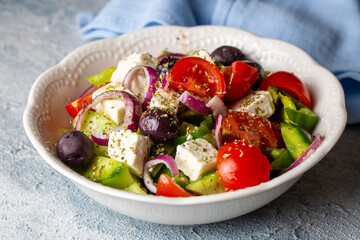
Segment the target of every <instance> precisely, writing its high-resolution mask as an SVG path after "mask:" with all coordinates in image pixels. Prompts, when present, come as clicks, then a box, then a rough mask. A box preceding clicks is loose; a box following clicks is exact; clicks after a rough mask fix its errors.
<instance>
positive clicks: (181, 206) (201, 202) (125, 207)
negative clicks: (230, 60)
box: [23, 26, 346, 225]
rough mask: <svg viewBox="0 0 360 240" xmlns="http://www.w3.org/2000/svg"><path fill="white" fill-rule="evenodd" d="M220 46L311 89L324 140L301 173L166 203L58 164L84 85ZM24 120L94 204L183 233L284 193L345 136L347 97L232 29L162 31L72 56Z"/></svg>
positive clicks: (102, 43) (320, 71) (295, 56)
mask: <svg viewBox="0 0 360 240" xmlns="http://www.w3.org/2000/svg"><path fill="white" fill-rule="evenodd" d="M221 45H231V46H235V47H238V48H240V49H241V50H243V52H244V53H245V54H246V55H247V56H248V57H249V58H251V59H253V60H255V61H258V62H259V63H261V64H262V66H263V67H264V68H265V70H269V71H276V70H284V71H289V72H293V73H295V74H296V75H297V76H298V77H299V78H300V79H301V80H302V81H304V82H305V83H306V85H307V86H308V88H309V91H310V92H311V95H312V99H313V103H314V111H315V112H316V114H317V115H318V116H319V117H320V122H319V124H318V125H317V127H316V129H315V131H314V132H315V133H320V134H321V135H322V136H323V137H324V138H325V139H324V141H323V143H322V144H321V146H320V147H319V148H318V149H317V151H316V152H315V153H314V154H313V155H311V156H310V157H309V158H308V159H307V160H306V161H305V162H303V163H302V164H300V165H299V166H298V167H296V168H294V169H293V170H291V171H289V172H287V173H285V174H283V175H281V176H279V177H277V178H275V179H273V180H271V181H269V182H266V183H262V184H260V185H258V186H255V187H251V188H246V189H243V190H238V191H234V192H228V193H222V194H216V195H209V196H200V197H191V198H165V197H156V196H145V195H138V194H133V193H129V192H125V191H121V190H117V189H112V188H109V187H105V186H103V185H101V184H97V183H94V182H92V181H90V180H88V179H86V178H84V177H82V176H81V175H79V174H77V173H76V172H74V171H72V170H71V169H70V168H68V167H67V166H66V165H64V164H63V163H62V162H61V161H60V160H59V159H58V158H57V155H56V152H55V147H54V143H55V142H56V141H57V139H58V138H59V136H60V131H59V129H60V128H61V127H62V126H65V125H68V123H69V117H68V115H67V113H66V110H65V108H64V107H65V105H66V104H67V103H68V98H69V97H70V98H72V99H75V98H76V97H77V96H79V94H80V93H81V92H82V91H83V90H84V89H85V88H87V87H88V86H89V83H88V82H87V81H86V80H85V77H88V76H91V75H93V74H97V73H99V72H101V71H103V70H104V69H105V68H107V67H110V66H116V65H117V62H118V61H119V60H120V59H121V58H124V57H126V56H128V55H130V54H131V53H134V52H142V51H148V52H150V53H151V54H153V55H155V56H156V55H158V54H159V53H160V52H161V51H162V50H164V49H165V48H166V49H168V50H170V51H173V52H186V51H187V52H191V51H193V50H197V49H206V50H208V51H209V52H211V51H213V50H214V49H215V48H217V47H219V46H221ZM23 120H24V127H25V130H26V133H27V135H28V137H29V139H30V141H31V142H32V144H33V145H34V147H35V148H36V150H37V151H38V152H39V154H40V155H41V156H42V157H43V158H44V159H45V161H46V162H47V163H48V164H49V165H51V166H52V167H53V168H55V169H56V170H57V171H58V172H60V173H61V174H63V175H64V176H66V177H68V178H69V179H71V181H73V182H74V183H75V185H76V186H78V187H79V188H80V189H81V190H82V191H84V192H85V193H86V194H87V195H89V196H90V197H91V198H93V199H94V200H96V201H98V202H99V203H101V204H103V205H105V206H107V207H109V208H111V209H113V210H115V211H118V212H120V213H122V214H125V215H128V216H131V217H134V218H138V219H142V220H146V221H150V222H156V223H163V224H179V225H180V224H181V225H182V224H184V225H187V224H202V223H210V222H216V221H222V220H226V219H230V218H234V217H237V216H240V215H243V214H246V213H248V212H250V211H253V210H255V209H258V208H260V207H262V206H264V205H265V204H267V203H269V202H271V201H272V200H274V199H275V198H277V197H278V196H279V195H281V194H282V193H284V192H285V191H286V190H287V189H289V188H290V187H291V186H292V185H293V184H294V183H295V182H296V181H297V180H299V178H300V177H301V176H302V174H304V173H305V172H306V171H307V170H309V169H310V168H311V167H313V166H314V165H315V164H316V163H318V162H319V161H320V160H321V159H322V158H323V157H324V156H325V155H326V154H327V153H328V152H329V151H330V149H331V148H332V147H333V146H334V145H335V143H336V142H337V141H338V139H339V138H340V136H341V134H342V132H343V130H344V128H345V124H346V111H345V104H344V93H343V90H342V87H341V85H340V83H339V81H338V80H337V79H336V78H335V76H334V75H333V74H331V73H330V72H329V71H328V70H326V69H324V68H323V67H321V66H319V65H318V64H317V63H316V62H315V61H314V60H313V59H312V58H311V57H310V56H309V55H307V54H306V53H305V52H304V51H302V50H301V49H299V48H297V47H295V46H293V45H291V44H288V43H285V42H282V41H279V40H274V39H267V38H261V37H258V36H255V35H253V34H250V33H248V32H245V31H242V30H239V29H234V28H229V27H220V26H200V27H193V28H184V27H175V26H166V27H151V28H145V29H141V30H138V31H135V32H131V33H128V34H125V35H123V36H120V37H118V38H114V39H107V40H99V41H95V42H91V43H88V44H86V45H84V46H82V47H80V48H78V49H76V50H74V51H73V52H71V53H70V54H69V55H68V56H66V57H65V58H64V59H63V60H62V61H61V62H60V63H59V64H58V65H56V66H54V67H52V68H50V69H48V70H47V71H45V72H44V73H43V74H41V76H40V77H39V78H38V79H37V80H36V81H35V83H34V85H33V86H32V88H31V92H30V96H29V100H28V104H27V107H26V110H25V113H24V119H23ZM59 184H61V183H59Z"/></svg>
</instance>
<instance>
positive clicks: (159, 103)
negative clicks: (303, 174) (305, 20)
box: [56, 46, 322, 197]
mask: <svg viewBox="0 0 360 240" xmlns="http://www.w3.org/2000/svg"><path fill="white" fill-rule="evenodd" d="M87 80H88V81H89V82H90V83H91V87H89V88H88V89H86V90H85V91H84V92H83V94H82V95H81V96H79V98H78V99H76V100H75V101H72V102H70V103H69V104H68V105H67V106H66V110H67V112H68V114H69V115H70V117H71V123H72V126H71V127H70V128H67V129H66V131H64V133H63V135H62V136H61V137H60V138H59V140H58V142H57V144H56V150H57V154H58V157H59V158H60V159H61V160H62V161H63V162H64V163H65V164H66V165H68V166H69V167H71V168H72V169H74V170H75V171H77V172H78V173H80V174H81V175H83V176H84V177H86V178H88V179H90V180H92V181H95V182H98V183H100V184H103V185H106V186H109V187H113V188H117V189H121V190H124V191H129V192H133V193H139V194H153V195H157V196H165V197H190V196H199V195H208V194H216V193H222V192H227V191H234V190H238V189H243V188H247V187H251V186H256V185H259V184H261V183H263V182H267V181H269V180H270V179H271V178H274V177H276V176H278V175H279V174H282V173H284V172H286V171H289V170H291V169H292V168H294V167H296V166H297V165H299V164H300V163H301V162H303V161H304V160H305V159H306V158H307V157H308V156H309V155H311V154H312V153H313V152H314V151H315V150H316V148H317V147H318V146H319V145H320V143H321V141H322V138H321V136H320V135H316V136H312V135H311V134H312V131H313V129H314V128H315V126H316V124H317V122H318V117H317V115H316V114H315V113H314V112H313V111H312V109H311V108H312V102H311V96H310V93H309V91H308V89H307V87H306V85H305V84H304V83H302V82H301V80H300V79H299V78H298V77H297V76H295V75H294V74H293V73H290V72H285V71H278V72H268V71H264V69H263V67H262V66H261V65H260V64H259V63H257V62H255V61H252V60H250V59H247V58H246V56H245V55H244V54H243V52H242V51H241V50H240V49H238V48H236V47H232V46H221V47H219V48H217V49H215V50H214V51H213V52H212V53H211V54H210V53H208V52H207V51H206V50H199V51H195V52H194V53H192V54H191V55H185V54H181V53H171V52H167V51H163V52H162V53H161V54H160V55H159V56H158V57H154V56H152V55H151V54H149V53H147V52H144V53H134V54H132V55H130V56H128V57H126V58H124V59H122V60H121V61H119V63H118V65H117V66H116V67H110V68H108V69H105V70H104V71H103V72H101V73H99V74H97V75H94V76H91V77H89V78H87Z"/></svg>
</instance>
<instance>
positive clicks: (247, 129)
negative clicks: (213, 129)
mask: <svg viewBox="0 0 360 240" xmlns="http://www.w3.org/2000/svg"><path fill="white" fill-rule="evenodd" d="M221 133H222V136H223V140H224V142H233V141H235V140H245V141H246V142H248V143H250V144H252V145H254V146H256V147H277V139H276V136H275V133H274V132H273V130H272V128H271V122H270V121H269V120H267V119H266V118H263V117H260V116H257V115H255V114H253V113H248V112H230V113H228V114H227V115H226V116H225V117H224V119H223V121H222V123H221Z"/></svg>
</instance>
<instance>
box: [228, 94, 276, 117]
mask: <svg viewBox="0 0 360 240" xmlns="http://www.w3.org/2000/svg"><path fill="white" fill-rule="evenodd" d="M229 109H230V110H232V111H235V112H251V113H254V114H256V115H258V116H261V117H264V118H268V117H270V116H271V115H273V114H274V112H275V106H274V104H273V99H272V97H271V94H270V92H269V91H255V92H252V93H250V94H248V95H247V96H245V97H244V98H242V99H240V100H237V101H235V102H234V103H232V104H231V105H230V106H229Z"/></svg>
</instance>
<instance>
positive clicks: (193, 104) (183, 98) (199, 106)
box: [179, 91, 210, 114]
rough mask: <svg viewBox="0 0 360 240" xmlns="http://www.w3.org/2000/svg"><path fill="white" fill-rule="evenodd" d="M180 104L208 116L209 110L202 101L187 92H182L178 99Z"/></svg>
mask: <svg viewBox="0 0 360 240" xmlns="http://www.w3.org/2000/svg"><path fill="white" fill-rule="evenodd" d="M179 100H180V102H182V103H183V104H185V105H186V106H188V107H189V108H191V109H192V110H195V111H197V112H199V113H202V114H209V113H210V108H208V107H207V106H206V103H205V101H204V100H201V99H200V98H198V97H195V96H194V95H191V94H190V93H189V92H188V91H185V92H183V93H182V94H181V95H180V97H179Z"/></svg>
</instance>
